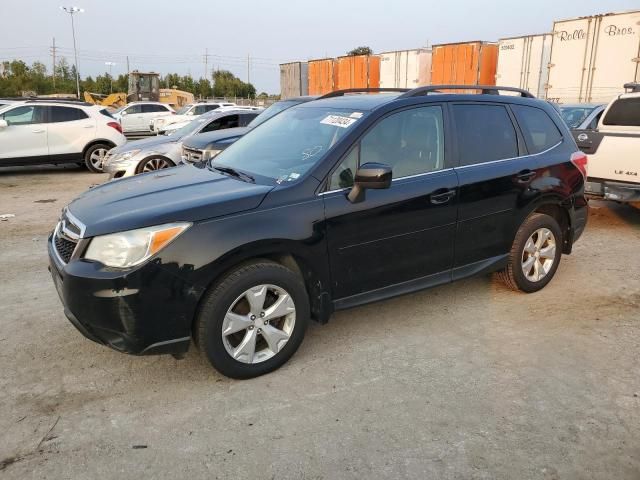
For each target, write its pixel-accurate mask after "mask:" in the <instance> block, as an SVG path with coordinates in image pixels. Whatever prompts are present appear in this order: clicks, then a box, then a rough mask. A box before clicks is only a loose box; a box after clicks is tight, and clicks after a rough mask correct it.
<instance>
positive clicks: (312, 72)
mask: <svg viewBox="0 0 640 480" xmlns="http://www.w3.org/2000/svg"><path fill="white" fill-rule="evenodd" d="M334 62H335V61H334V60H333V59H332V58H325V59H322V60H309V95H324V94H325V93H329V92H332V91H333V90H334V84H335V81H334Z"/></svg>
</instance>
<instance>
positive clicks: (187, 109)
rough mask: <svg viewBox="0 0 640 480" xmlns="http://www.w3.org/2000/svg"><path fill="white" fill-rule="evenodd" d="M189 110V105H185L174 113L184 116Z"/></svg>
mask: <svg viewBox="0 0 640 480" xmlns="http://www.w3.org/2000/svg"><path fill="white" fill-rule="evenodd" d="M190 108H191V105H185V106H184V107H182V108H180V109H179V110H178V111H177V112H176V115H184V114H185V113H187V112H188V111H189V109H190Z"/></svg>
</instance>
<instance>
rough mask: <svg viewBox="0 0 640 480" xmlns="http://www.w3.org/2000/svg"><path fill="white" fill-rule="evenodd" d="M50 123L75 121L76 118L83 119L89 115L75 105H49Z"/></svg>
mask: <svg viewBox="0 0 640 480" xmlns="http://www.w3.org/2000/svg"><path fill="white" fill-rule="evenodd" d="M49 113H50V115H51V117H50V118H49V122H50V123H61V122H73V121H75V120H83V119H85V118H88V117H89V116H88V115H87V114H86V113H84V112H83V111H82V110H80V109H79V108H73V107H58V106H52V107H49Z"/></svg>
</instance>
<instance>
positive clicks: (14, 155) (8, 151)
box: [0, 105, 49, 164]
mask: <svg viewBox="0 0 640 480" xmlns="http://www.w3.org/2000/svg"><path fill="white" fill-rule="evenodd" d="M46 108H47V107H44V106H41V105H20V106H18V107H15V108H12V109H11V110H8V111H6V112H4V113H3V114H2V115H0V118H2V119H3V120H5V121H6V122H7V124H8V125H7V126H6V127H5V128H0V159H3V158H4V159H12V162H16V161H18V162H20V163H30V162H41V163H42V162H46V161H47V159H48V157H49V149H48V146H47V124H46V123H45V121H46V118H45V117H46V115H45V113H46ZM1 163H2V162H1V161H0V164H1Z"/></svg>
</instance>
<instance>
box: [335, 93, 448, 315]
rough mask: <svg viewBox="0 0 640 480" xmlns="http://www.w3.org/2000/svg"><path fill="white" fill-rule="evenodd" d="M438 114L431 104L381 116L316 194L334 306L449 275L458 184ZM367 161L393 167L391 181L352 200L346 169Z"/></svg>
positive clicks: (439, 280)
mask: <svg viewBox="0 0 640 480" xmlns="http://www.w3.org/2000/svg"><path fill="white" fill-rule="evenodd" d="M444 117H445V112H444V111H443V108H442V106H440V105H433V104H430V105H429V106H421V107H417V108H416V107H414V108H410V109H405V110H401V111H399V112H394V113H392V114H390V115H388V116H386V117H384V118H383V119H382V120H381V121H379V122H378V123H377V124H376V125H375V126H374V127H373V128H372V129H371V130H369V132H368V133H367V134H366V135H365V136H364V137H363V138H362V139H361V140H360V142H358V144H356V145H355V146H354V148H353V149H352V150H351V151H350V153H349V154H348V155H347V156H346V157H345V158H344V159H343V160H342V162H341V163H340V165H339V166H338V168H337V169H336V170H335V171H334V172H333V173H332V174H331V178H330V181H329V186H328V191H327V192H326V193H324V194H323V198H324V202H325V214H326V226H327V235H328V245H329V257H330V266H331V275H332V295H333V298H334V300H336V304H337V306H338V307H345V306H350V305H355V304H358V303H361V302H363V301H367V300H370V299H372V298H371V296H372V295H373V296H375V297H376V298H384V297H385V296H390V295H393V294H398V293H403V292H408V291H412V290H416V289H418V288H424V287H425V286H428V285H430V284H436V283H442V282H446V281H449V280H450V276H451V268H452V265H453V245H454V236H455V225H456V208H457V207H456V202H457V198H456V197H457V187H458V182H457V177H456V174H455V172H454V171H453V170H452V169H451V168H449V165H448V163H447V162H448V159H447V158H446V156H445V132H444V124H445V122H444ZM370 162H376V163H383V164H386V165H389V166H390V167H391V168H392V171H393V181H392V185H391V187H390V188H388V189H385V190H367V191H366V195H365V199H364V200H363V201H361V202H358V203H351V202H350V201H349V200H348V199H347V194H348V192H349V190H350V187H351V186H352V185H353V174H354V172H355V171H356V169H357V167H358V165H363V164H365V163H370Z"/></svg>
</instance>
